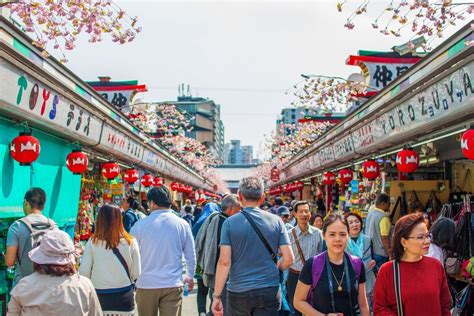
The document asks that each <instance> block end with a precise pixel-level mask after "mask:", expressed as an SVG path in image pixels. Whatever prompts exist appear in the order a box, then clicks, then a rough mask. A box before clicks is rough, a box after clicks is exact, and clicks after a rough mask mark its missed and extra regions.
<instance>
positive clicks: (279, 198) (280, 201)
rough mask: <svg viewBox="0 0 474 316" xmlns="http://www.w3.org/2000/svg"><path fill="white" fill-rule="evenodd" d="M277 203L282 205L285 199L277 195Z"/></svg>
mask: <svg viewBox="0 0 474 316" xmlns="http://www.w3.org/2000/svg"><path fill="white" fill-rule="evenodd" d="M275 205H278V206H282V205H283V200H282V198H281V197H279V196H277V197H276V198H275Z"/></svg>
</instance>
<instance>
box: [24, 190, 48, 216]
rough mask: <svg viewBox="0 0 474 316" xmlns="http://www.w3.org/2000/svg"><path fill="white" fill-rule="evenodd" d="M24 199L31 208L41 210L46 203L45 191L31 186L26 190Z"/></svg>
mask: <svg viewBox="0 0 474 316" xmlns="http://www.w3.org/2000/svg"><path fill="white" fill-rule="evenodd" d="M25 201H27V202H28V203H29V204H30V205H31V207H32V208H34V209H38V210H41V211H42V210H43V209H44V205H45V204H46V193H45V192H44V190H43V189H41V188H37V187H32V188H30V189H29V190H28V191H26V193H25Z"/></svg>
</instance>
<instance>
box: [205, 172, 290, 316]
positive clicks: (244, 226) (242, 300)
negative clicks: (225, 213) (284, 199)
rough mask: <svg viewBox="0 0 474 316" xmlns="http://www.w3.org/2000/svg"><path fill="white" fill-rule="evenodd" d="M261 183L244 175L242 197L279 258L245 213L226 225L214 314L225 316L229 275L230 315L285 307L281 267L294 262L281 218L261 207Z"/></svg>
mask: <svg viewBox="0 0 474 316" xmlns="http://www.w3.org/2000/svg"><path fill="white" fill-rule="evenodd" d="M263 192H264V188H263V184H262V182H261V181H260V180H259V179H257V178H255V177H248V178H244V179H242V181H241V182H240V185H239V192H238V195H239V199H240V202H241V204H242V207H243V210H242V212H245V213H246V215H248V216H250V218H251V220H252V221H253V222H254V223H255V225H256V227H257V228H258V230H259V231H260V232H261V234H262V235H263V237H264V238H265V240H266V241H267V242H268V244H269V246H270V248H271V249H272V250H273V252H274V253H275V254H278V253H281V259H280V260H279V261H278V262H275V261H274V260H273V258H272V255H271V254H270V252H269V251H268V250H267V248H266V247H265V245H264V243H263V241H261V240H260V238H259V237H258V234H257V233H256V231H255V230H254V228H253V227H252V226H251V224H250V222H249V220H247V218H246V216H245V215H244V214H243V213H242V212H241V213H239V214H236V215H234V216H232V217H230V218H228V219H227V220H226V221H225V222H224V224H223V225H222V232H221V243H220V257H219V261H218V264H217V273H216V283H215V289H214V295H213V298H214V301H213V303H212V312H213V313H214V315H222V312H223V309H224V306H223V304H222V300H221V296H222V291H223V288H224V285H225V282H226V280H227V278H228V279H229V281H228V283H227V306H226V308H227V311H228V314H229V315H268V316H273V315H275V316H277V315H278V314H279V312H278V311H279V310H280V305H281V293H280V287H279V281H280V277H279V274H280V270H285V269H287V268H289V267H290V265H291V264H292V263H293V260H294V255H293V252H292V250H291V247H290V241H289V238H288V233H287V231H286V228H285V224H284V223H283V221H282V220H281V219H280V218H279V217H278V216H275V215H273V214H270V213H269V212H266V211H263V210H261V209H259V205H261V204H262V202H263V200H264V199H265V194H264V193H263Z"/></svg>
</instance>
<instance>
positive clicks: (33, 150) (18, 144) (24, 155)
mask: <svg viewBox="0 0 474 316" xmlns="http://www.w3.org/2000/svg"><path fill="white" fill-rule="evenodd" d="M40 152H41V145H40V142H39V141H38V139H37V138H36V137H33V136H31V134H30V133H20V136H18V137H15V138H14V139H13V140H12V142H11V144H10V155H11V156H12V158H13V159H15V160H16V161H18V162H19V163H20V166H29V165H31V163H32V162H34V161H35V160H36V159H38V157H39V155H40Z"/></svg>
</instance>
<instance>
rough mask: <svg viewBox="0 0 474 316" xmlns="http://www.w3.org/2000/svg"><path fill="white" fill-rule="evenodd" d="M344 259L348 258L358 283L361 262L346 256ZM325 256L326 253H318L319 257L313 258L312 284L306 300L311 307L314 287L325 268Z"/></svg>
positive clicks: (356, 258) (358, 259)
mask: <svg viewBox="0 0 474 316" xmlns="http://www.w3.org/2000/svg"><path fill="white" fill-rule="evenodd" d="M344 255H345V256H346V257H349V260H350V262H351V265H352V268H353V269H354V271H355V274H356V279H357V282H358V281H359V278H360V274H361V272H362V265H363V263H362V260H361V259H360V258H358V257H354V256H351V255H348V254H344ZM326 256H327V251H324V252H322V253H320V254H319V255H317V256H315V257H313V266H312V267H311V273H312V276H313V278H312V282H311V287H310V289H309V292H308V299H307V302H308V303H309V304H310V305H311V306H312V305H313V292H314V289H315V288H316V286H317V285H318V282H319V279H320V278H321V274H322V273H323V271H324V267H325V266H326Z"/></svg>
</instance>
